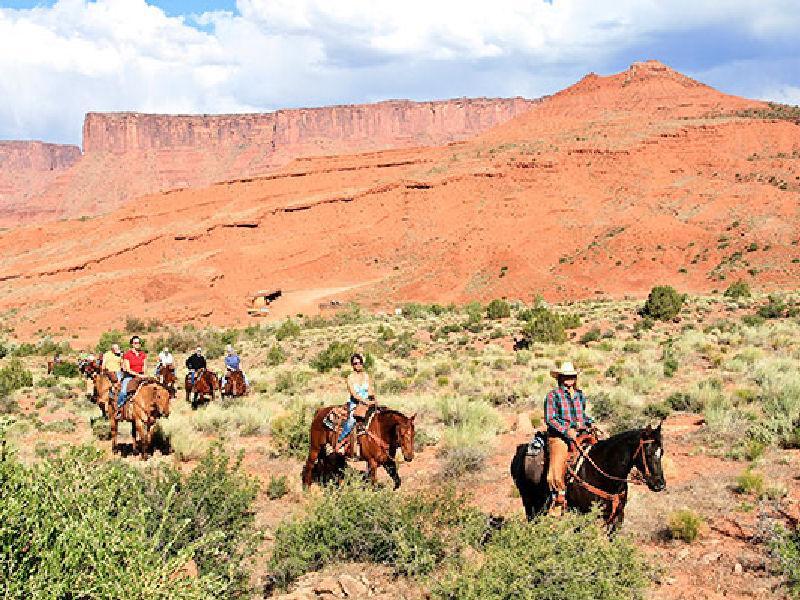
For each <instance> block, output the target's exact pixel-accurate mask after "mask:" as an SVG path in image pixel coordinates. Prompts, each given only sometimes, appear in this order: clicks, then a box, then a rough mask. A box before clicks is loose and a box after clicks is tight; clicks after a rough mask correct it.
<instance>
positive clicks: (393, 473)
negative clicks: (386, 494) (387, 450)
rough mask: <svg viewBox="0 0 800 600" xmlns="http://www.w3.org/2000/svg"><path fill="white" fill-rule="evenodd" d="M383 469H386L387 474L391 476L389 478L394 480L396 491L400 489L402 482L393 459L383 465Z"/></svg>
mask: <svg viewBox="0 0 800 600" xmlns="http://www.w3.org/2000/svg"><path fill="white" fill-rule="evenodd" d="M383 468H384V469H386V472H387V473H388V474H389V477H391V478H392V481H393V482H394V489H397V488H399V487H400V484H401V483H402V480H401V479H400V474H399V473H398V472H397V463H396V462H395V460H394V459H393V458H390V459H389V460H387V461H386V462H385V463H383Z"/></svg>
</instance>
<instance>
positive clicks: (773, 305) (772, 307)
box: [757, 296, 786, 319]
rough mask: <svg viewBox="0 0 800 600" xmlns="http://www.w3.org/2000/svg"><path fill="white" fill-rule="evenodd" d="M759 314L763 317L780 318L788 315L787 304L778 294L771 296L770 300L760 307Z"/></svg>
mask: <svg viewBox="0 0 800 600" xmlns="http://www.w3.org/2000/svg"><path fill="white" fill-rule="evenodd" d="M757 314H758V316H759V317H761V318H763V319H780V318H782V317H784V316H785V315H786V304H785V303H784V301H783V300H781V299H780V298H778V297H777V296H769V301H768V302H767V303H766V304H765V305H764V306H761V307H759V309H758V312H757Z"/></svg>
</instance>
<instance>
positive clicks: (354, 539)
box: [268, 477, 485, 587]
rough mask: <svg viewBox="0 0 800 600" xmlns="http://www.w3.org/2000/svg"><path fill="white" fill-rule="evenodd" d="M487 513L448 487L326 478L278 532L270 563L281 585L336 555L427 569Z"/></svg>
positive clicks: (474, 537) (467, 538)
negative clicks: (397, 489)
mask: <svg viewBox="0 0 800 600" xmlns="http://www.w3.org/2000/svg"><path fill="white" fill-rule="evenodd" d="M484 526H485V516H484V515H482V514H481V513H480V512H479V511H477V509H474V508H471V507H470V506H469V503H468V502H467V501H466V498H465V497H464V496H462V495H460V494H457V493H455V492H454V491H452V490H451V489H448V490H445V491H443V492H440V493H423V494H415V495H413V496H402V495H401V496H398V495H397V494H395V493H393V492H391V491H390V490H388V489H385V488H373V487H371V486H368V485H365V484H364V483H362V482H359V481H356V478H355V477H352V478H348V479H347V480H346V481H345V483H344V484H342V485H341V486H330V487H328V488H326V489H325V491H324V492H323V494H322V495H321V496H319V497H317V498H316V499H314V500H312V502H311V504H310V505H309V507H308V509H307V511H306V513H305V514H303V515H301V516H299V517H296V518H294V519H291V520H288V521H284V522H283V523H282V524H281V525H280V526H278V529H277V531H276V532H275V545H274V550H273V553H272V557H271V558H270V561H269V565H268V569H269V572H270V574H271V575H272V576H273V577H274V578H275V580H276V581H277V583H278V584H279V585H280V586H281V587H285V586H286V585H288V584H289V583H291V582H292V581H294V580H295V579H297V578H298V577H299V576H301V575H303V574H304V573H307V572H309V571H317V570H320V569H322V568H323V567H324V566H325V565H328V564H331V563H338V562H353V561H354V562H369V563H375V564H379V565H386V566H388V567H390V568H391V569H392V570H393V571H394V572H395V573H398V574H405V575H425V574H427V573H430V572H431V571H432V570H433V568H434V567H436V565H437V564H439V563H440V562H442V561H443V560H444V559H445V558H446V557H447V556H452V555H453V554H456V553H457V552H458V551H459V549H460V548H462V547H464V546H466V545H467V544H470V543H472V544H474V543H476V542H477V541H478V539H479V537H480V535H481V533H482V532H483V529H484Z"/></svg>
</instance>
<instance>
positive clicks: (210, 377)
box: [184, 369, 219, 409]
mask: <svg viewBox="0 0 800 600" xmlns="http://www.w3.org/2000/svg"><path fill="white" fill-rule="evenodd" d="M194 375H195V376H194V385H192V379H191V373H187V374H186V380H185V381H184V388H185V389H186V401H187V402H191V403H192V408H193V409H194V408H197V405H198V403H199V402H200V401H201V400H204V399H205V397H206V396H211V401H212V402H213V400H214V391H215V390H219V378H218V377H217V376H216V374H215V373H214V372H213V371H209V370H208V369H200V370H199V371H197V372H196V373H195V374H194ZM192 394H194V397H192Z"/></svg>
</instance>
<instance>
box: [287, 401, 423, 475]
mask: <svg viewBox="0 0 800 600" xmlns="http://www.w3.org/2000/svg"><path fill="white" fill-rule="evenodd" d="M335 408H336V407H335V406H326V407H323V408H320V409H319V410H317V412H316V414H315V415H314V420H313V421H312V422H311V435H310V444H309V448H308V459H307V460H306V464H305V466H304V467H303V486H304V487H308V486H310V485H311V482H312V480H313V471H314V466H315V464H317V463H318V461H322V462H323V463H324V462H325V461H326V458H327V450H326V447H328V446H329V447H330V448H335V447H336V441H337V436H338V432H337V431H335V430H331V429H328V427H326V426H325V424H324V421H325V417H327V416H328V413H330V412H331V411H332V410H334V409H335ZM414 416H415V415H414ZM414 416H411V417H406V416H405V415H403V414H402V413H400V412H398V411H396V410H391V409H388V408H384V407H378V409H377V410H376V412H375V415H374V416H373V417H372V419H369V418H368V422H369V427H368V429H367V431H366V433H363V434H360V435H359V436H358V442H359V445H360V453H359V457H358V458H359V459H360V460H363V461H366V462H367V474H368V475H369V478H370V479H371V480H372V482H373V483H377V481H378V467H379V466H382V467H383V468H384V469H386V472H387V473H388V474H389V476H390V477H391V478H392V481H393V482H394V489H397V488H399V487H400V483H401V480H400V475H399V474H398V473H397V463H396V462H395V455H396V454H397V450H398V448H399V449H401V450H402V451H403V457H404V458H405V460H407V461H409V462H410V461H411V460H413V458H414ZM356 426H357V427H358V426H359V425H358V424H357V425H356Z"/></svg>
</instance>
